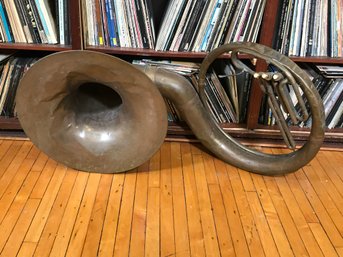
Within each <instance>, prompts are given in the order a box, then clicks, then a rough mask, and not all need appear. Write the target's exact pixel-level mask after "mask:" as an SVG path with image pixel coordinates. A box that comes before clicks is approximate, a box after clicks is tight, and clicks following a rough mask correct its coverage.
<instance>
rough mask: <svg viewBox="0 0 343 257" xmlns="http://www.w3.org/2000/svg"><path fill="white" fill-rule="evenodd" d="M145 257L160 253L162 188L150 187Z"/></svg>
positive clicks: (154, 256)
mask: <svg viewBox="0 0 343 257" xmlns="http://www.w3.org/2000/svg"><path fill="white" fill-rule="evenodd" d="M147 208H148V209H147V223H146V237H145V238H146V239H145V255H144V256H145V257H156V256H159V255H160V225H159V219H160V211H159V209H160V189H159V188H156V187H150V188H149V191H148V207H147Z"/></svg>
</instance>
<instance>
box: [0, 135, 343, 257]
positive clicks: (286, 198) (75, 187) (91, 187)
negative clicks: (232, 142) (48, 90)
mask: <svg viewBox="0 0 343 257" xmlns="http://www.w3.org/2000/svg"><path fill="white" fill-rule="evenodd" d="M0 143H1V144H0V160H1V161H0V254H1V256H4V257H9V256H24V257H27V256H72V257H75V256H112V255H113V256H137V257H143V256H166V257H167V256H213V257H218V256H239V257H240V256H271V257H275V256H330V257H332V256H343V152H335V151H321V152H319V154H318V155H317V157H316V158H315V159H314V160H313V161H312V162H311V163H310V164H309V165H307V166H305V167H304V168H303V169H301V170H299V171H297V172H295V173H292V174H288V175H286V176H278V177H264V176H259V175H256V174H251V173H248V172H245V171H242V170H238V169H236V168H234V167H232V166H230V165H227V164H225V163H223V162H221V161H219V160H217V159H215V158H213V157H212V156H210V155H208V154H207V153H205V152H203V151H202V150H201V148H198V146H197V145H191V144H188V143H164V144H163V146H162V148H161V150H160V151H159V152H158V153H156V154H155V155H154V156H153V158H152V159H151V160H150V161H149V162H147V163H145V164H144V165H142V166H141V167H139V168H138V169H137V170H136V171H133V172H128V173H125V174H117V175H111V174H95V173H94V174H91V173H85V172H78V171H75V170H72V169H69V168H66V167H64V166H62V165H60V164H57V163H56V162H55V161H53V160H51V159H49V158H48V157H47V156H46V155H45V154H43V153H41V152H40V151H39V150H37V148H36V147H34V146H33V145H32V143H31V142H30V141H10V140H2V141H0ZM265 150H266V151H279V150H278V149H265Z"/></svg>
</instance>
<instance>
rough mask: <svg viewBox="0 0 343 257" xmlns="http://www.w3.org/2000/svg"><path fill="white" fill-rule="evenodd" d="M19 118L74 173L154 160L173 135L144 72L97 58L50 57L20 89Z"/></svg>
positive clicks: (88, 55)
mask: <svg viewBox="0 0 343 257" xmlns="http://www.w3.org/2000/svg"><path fill="white" fill-rule="evenodd" d="M16 101H17V106H16V107H17V112H18V117H19V120H20V123H21V126H22V127H23V129H24V131H25V133H26V134H27V135H28V136H29V138H30V139H31V140H32V142H33V143H34V144H35V145H37V147H38V148H39V149H41V150H42V151H43V152H45V153H46V154H47V155H49V156H50V157H51V158H53V159H55V160H56V161H58V162H60V163H63V164H65V165H67V166H69V167H72V168H76V169H79V170H85V171H92V172H105V173H113V172H121V171H126V170H130V169H133V168H135V167H137V166H138V165H140V164H142V163H143V162H145V161H146V160H147V159H149V158H150V157H151V156H152V155H153V154H154V153H155V152H156V151H157V150H158V149H159V147H160V146H161V144H162V143H163V140H164V138H165V136H166V132H167V124H168V122H167V116H166V108H165V104H164V100H163V98H162V96H161V94H160V93H159V91H158V89H157V88H156V86H155V85H154V84H153V83H152V82H151V80H150V79H149V78H148V77H147V76H146V75H145V74H143V73H142V72H141V71H139V70H137V69H135V68H134V67H133V66H132V65H130V64H128V63H127V62H124V61H122V60H120V59H118V58H114V57H112V56H109V55H105V54H101V53H96V52H90V51H70V52H62V53H57V54H52V55H49V56H48V57H46V58H43V59H41V60H40V61H38V62H37V63H36V64H35V65H34V66H33V67H32V68H30V70H29V71H28V72H26V74H25V75H24V77H23V79H22V80H21V82H20V85H19V89H18V92H17V96H16Z"/></svg>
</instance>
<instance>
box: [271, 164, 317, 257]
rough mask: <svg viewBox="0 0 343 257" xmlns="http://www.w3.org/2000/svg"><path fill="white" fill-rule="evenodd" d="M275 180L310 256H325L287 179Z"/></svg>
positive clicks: (276, 178) (277, 178)
mask: <svg viewBox="0 0 343 257" xmlns="http://www.w3.org/2000/svg"><path fill="white" fill-rule="evenodd" d="M298 172H299V171H298ZM275 180H276V183H277V185H278V188H279V190H280V192H281V195H282V197H283V199H284V201H285V203H286V205H287V207H288V209H289V211H290V213H291V215H292V218H293V220H294V222H295V224H296V227H297V230H298V231H299V234H300V236H301V238H302V240H303V242H304V245H305V247H306V249H307V251H308V253H309V254H310V256H323V253H322V251H321V249H320V248H319V245H318V243H317V241H316V240H315V238H314V236H313V234H312V232H311V229H310V228H309V226H308V223H307V221H306V219H305V217H304V215H303V213H302V212H301V208H300V207H299V204H298V203H297V201H296V199H295V197H294V195H293V193H292V190H291V189H290V188H289V185H288V183H287V180H286V179H285V177H275Z"/></svg>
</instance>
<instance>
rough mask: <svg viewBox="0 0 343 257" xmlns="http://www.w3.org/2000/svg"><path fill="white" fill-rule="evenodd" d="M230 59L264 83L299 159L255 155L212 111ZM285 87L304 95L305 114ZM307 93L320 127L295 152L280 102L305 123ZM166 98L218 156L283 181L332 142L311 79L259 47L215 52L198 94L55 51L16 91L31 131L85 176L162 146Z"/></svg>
mask: <svg viewBox="0 0 343 257" xmlns="http://www.w3.org/2000/svg"><path fill="white" fill-rule="evenodd" d="M225 52H230V53H231V55H232V62H233V64H234V65H235V66H236V67H237V68H240V69H242V70H244V71H246V72H249V73H251V74H252V75H253V76H254V77H255V78H257V79H259V80H260V84H261V89H262V90H263V91H264V92H265V93H266V94H267V95H268V96H269V99H270V100H269V104H270V106H271V107H272V109H273V112H274V115H275V116H276V117H277V122H278V124H279V126H280V131H281V134H282V135H283V137H284V139H285V142H286V144H287V145H288V147H289V148H291V149H292V152H291V153H288V154H281V155H272V154H265V153H261V152H259V151H256V150H253V149H250V148H248V147H246V146H244V145H242V144H240V143H239V142H238V141H237V140H235V139H234V138H232V137H231V136H230V135H228V134H226V133H225V132H224V131H223V130H222V129H221V128H220V126H219V125H218V124H217V123H216V122H215V121H214V119H213V118H212V116H211V115H210V113H209V112H208V110H207V108H208V107H207V104H206V100H205V94H204V82H205V75H206V71H207V69H208V68H209V66H210V65H211V64H212V62H213V61H214V60H215V59H216V58H217V57H218V56H220V55H222V54H223V53H225ZM238 53H246V54H249V55H252V56H255V57H258V58H261V59H264V60H266V62H268V63H270V64H273V65H274V66H276V67H277V68H278V72H276V73H270V72H259V73H256V72H254V71H253V70H251V69H250V68H249V67H247V66H246V65H245V64H244V63H243V62H242V61H241V60H240V59H239V58H238ZM286 85H287V86H292V87H294V88H295V91H298V93H297V97H298V98H299V99H298V100H299V102H300V105H301V111H300V113H299V112H297V111H296V110H295V108H294V106H293V104H292V102H291V100H290V98H289V95H288V93H287V91H286V89H285V86H286ZM299 89H301V91H302V92H303V93H304V95H305V96H306V99H307V104H308V106H309V108H310V110H311V115H312V120H313V121H312V128H311V133H310V136H309V139H308V141H307V142H306V143H305V144H304V145H303V146H302V147H301V148H299V149H296V147H295V142H294V139H293V138H292V134H291V132H290V130H289V128H288V126H287V124H286V123H285V121H284V118H283V116H282V114H281V113H280V111H281V109H280V104H281V105H282V106H283V109H285V110H286V111H288V112H289V114H290V116H291V119H292V120H293V121H294V122H297V121H299V120H306V119H307V117H308V113H307V110H306V108H305V104H304V103H303V102H302V103H301V101H303V100H302V96H301V94H300V91H299ZM161 95H163V96H164V97H166V98H168V99H170V100H171V101H172V102H173V103H174V104H175V106H176V107H177V109H178V111H179V112H180V113H181V115H182V117H183V119H184V120H185V121H186V122H187V123H188V125H189V126H190V128H191V129H192V131H193V133H194V134H195V135H196V136H197V138H198V139H199V140H200V141H201V142H202V144H203V145H204V146H206V147H207V148H208V149H209V150H210V151H211V152H212V153H213V154H215V155H216V156H217V157H218V158H220V159H222V160H223V161H225V162H228V163H229V164H232V165H234V166H237V167H239V168H241V169H244V170H248V171H251V172H255V173H259V174H264V175H278V174H284V173H287V172H292V171H295V170H297V169H299V168H301V167H302V166H304V165H306V164H307V163H308V162H309V161H310V160H311V159H312V158H313V157H314V156H315V155H316V153H317V152H318V150H319V149H320V146H321V144H322V141H323V138H324V125H325V124H324V111H323V110H324V108H323V105H322V102H321V99H320V96H319V94H318V93H317V91H316V89H315V87H314V85H313V84H312V82H311V80H310V79H309V78H308V76H307V75H306V74H305V73H304V72H303V71H302V70H301V69H300V68H299V67H298V66H297V65H296V64H295V63H294V62H292V61H291V60H290V59H289V58H287V57H285V56H283V55H281V54H280V53H278V52H277V51H274V50H272V49H270V48H268V47H265V46H262V45H258V44H253V43H233V44H228V45H224V46H222V47H220V48H218V49H216V50H214V51H213V52H211V53H209V55H208V56H207V57H206V58H205V60H204V61H203V63H202V66H201V70H200V74H199V92H197V91H196V90H195V89H194V87H193V86H192V85H191V84H190V82H189V81H188V80H187V79H185V78H184V77H182V76H180V75H178V74H176V73H174V72H170V71H166V70H164V69H161V68H156V67H149V66H145V67H141V66H136V67H135V66H133V65H130V64H128V63H126V62H124V61H122V60H120V59H118V58H115V57H112V56H109V55H106V54H102V53H97V52H91V51H67V52H61V53H57V54H53V55H50V56H48V57H46V58H43V59H42V60H40V61H38V62H37V63H36V64H35V65H34V66H33V67H32V68H30V70H29V71H28V72H27V73H26V74H25V75H24V77H23V79H22V81H21V83H20V86H19V89H18V93H17V112H18V117H19V120H20V122H21V125H22V127H23V129H24V131H25V132H26V134H27V135H28V136H29V137H30V139H31V140H32V142H33V143H34V144H35V145H37V147H38V148H39V149H41V150H42V151H44V152H45V153H47V154H48V155H49V156H50V157H51V158H53V159H55V160H57V161H58V162H61V163H63V164H65V165H67V166H69V167H72V168H76V169H80V170H85V171H90V172H106V173H116V172H122V171H126V170H130V169H133V168H135V167H137V166H139V165H140V164H142V163H144V162H145V161H146V160H148V159H149V158H150V157H151V156H152V155H153V153H155V152H156V151H157V150H158V149H159V147H160V146H161V144H162V142H163V139H164V137H165V135H166V130H167V115H166V108H165V104H164V101H163V99H162V96H161ZM199 95H200V97H199ZM279 103H280V104H279Z"/></svg>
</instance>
